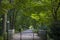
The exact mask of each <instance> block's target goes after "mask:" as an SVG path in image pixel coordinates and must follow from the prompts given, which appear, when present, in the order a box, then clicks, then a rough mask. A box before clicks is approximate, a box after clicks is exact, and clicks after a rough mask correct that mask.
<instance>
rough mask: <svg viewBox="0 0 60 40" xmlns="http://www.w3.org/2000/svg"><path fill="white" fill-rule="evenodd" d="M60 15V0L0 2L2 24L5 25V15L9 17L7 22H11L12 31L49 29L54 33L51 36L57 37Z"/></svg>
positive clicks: (4, 0)
mask: <svg viewBox="0 0 60 40" xmlns="http://www.w3.org/2000/svg"><path fill="white" fill-rule="evenodd" d="M59 13H60V0H0V16H1V17H0V24H2V23H1V22H3V23H4V19H5V18H4V15H7V19H5V20H7V21H8V20H9V21H10V26H9V28H10V29H13V28H15V29H16V30H19V28H21V29H22V30H25V29H29V28H34V29H46V27H47V29H48V31H49V32H50V31H51V32H52V33H51V34H50V33H49V35H53V36H56V35H57V34H59V31H60V30H57V29H59V28H60V27H59V26H60V24H59V23H60V22H59V23H58V21H60V14H59ZM2 20H3V21H2ZM55 23H57V24H58V25H59V26H56V24H55ZM6 24H7V23H6ZM3 25H4V24H3ZM7 25H8V24H7ZM1 27H3V26H1V25H0V30H1ZM55 27H56V28H55ZM2 29H3V28H2ZM54 32H56V35H55V33H54ZM57 32H58V33H57ZM53 36H52V37H53ZM53 38H55V37H53ZM56 38H57V36H56Z"/></svg>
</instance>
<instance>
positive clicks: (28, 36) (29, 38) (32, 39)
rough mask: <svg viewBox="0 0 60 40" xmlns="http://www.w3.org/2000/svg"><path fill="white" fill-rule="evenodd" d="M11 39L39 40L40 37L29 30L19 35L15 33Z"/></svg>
mask: <svg viewBox="0 0 60 40" xmlns="http://www.w3.org/2000/svg"><path fill="white" fill-rule="evenodd" d="M33 34H34V35H33ZM13 38H14V40H20V38H21V39H22V40H40V37H38V36H37V34H36V33H33V32H32V30H31V29H28V30H25V31H23V32H22V33H21V34H20V33H16V34H15V35H14V36H13Z"/></svg>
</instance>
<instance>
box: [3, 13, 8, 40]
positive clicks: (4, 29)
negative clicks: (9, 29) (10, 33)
mask: <svg viewBox="0 0 60 40" xmlns="http://www.w3.org/2000/svg"><path fill="white" fill-rule="evenodd" d="M6 22H7V13H5V14H4V17H3V35H4V40H6V25H7V24H6Z"/></svg>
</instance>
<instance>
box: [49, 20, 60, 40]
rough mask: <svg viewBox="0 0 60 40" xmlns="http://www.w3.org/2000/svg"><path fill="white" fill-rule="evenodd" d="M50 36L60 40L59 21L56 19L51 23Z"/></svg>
mask: <svg viewBox="0 0 60 40" xmlns="http://www.w3.org/2000/svg"><path fill="white" fill-rule="evenodd" d="M50 29H51V32H50V34H49V35H50V37H51V38H53V39H54V40H60V21H56V22H54V23H52V25H51V28H50Z"/></svg>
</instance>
